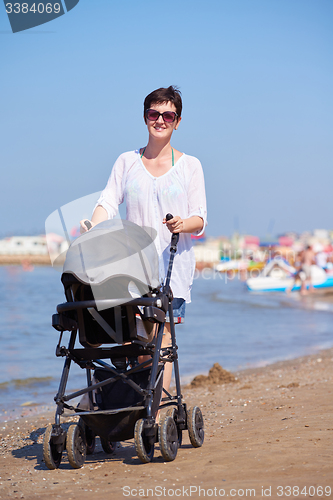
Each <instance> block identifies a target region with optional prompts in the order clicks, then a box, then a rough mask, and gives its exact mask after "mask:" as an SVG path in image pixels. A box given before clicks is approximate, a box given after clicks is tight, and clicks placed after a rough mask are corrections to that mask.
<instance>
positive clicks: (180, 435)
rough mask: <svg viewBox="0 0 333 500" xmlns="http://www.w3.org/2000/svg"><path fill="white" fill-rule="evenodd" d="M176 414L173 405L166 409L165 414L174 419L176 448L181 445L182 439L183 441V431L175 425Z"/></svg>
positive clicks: (175, 408) (176, 409) (176, 410)
mask: <svg viewBox="0 0 333 500" xmlns="http://www.w3.org/2000/svg"><path fill="white" fill-rule="evenodd" d="M177 414H178V408H177V407H175V406H172V407H170V408H168V409H167V412H166V415H168V416H170V417H172V418H173V419H174V421H175V424H176V427H177V434H178V448H180V447H181V445H182V441H183V432H182V430H181V429H179V427H178V426H177Z"/></svg>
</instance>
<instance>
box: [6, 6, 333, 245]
mask: <svg viewBox="0 0 333 500" xmlns="http://www.w3.org/2000/svg"><path fill="white" fill-rule="evenodd" d="M332 22H333V2H332V0H292V1H291V0H218V1H212V0H206V1H205V2H198V1H196V0H194V1H187V0H180V1H179V2H176V1H169V2H156V1H146V0H142V1H141V2H137V1H132V0H127V1H126V0H122V1H121V2H120V1H118V2H115V1H111V0H110V1H108V0H80V2H79V4H78V5H77V6H76V7H75V8H74V9H73V10H71V11H70V12H68V13H67V14H65V15H64V16H62V17H60V18H58V19H56V20H54V21H52V22H50V23H47V24H44V25H42V26H39V27H37V28H34V29H30V30H27V31H25V32H20V33H16V34H12V33H11V31H10V25H9V21H8V18H7V16H6V12H5V8H4V6H3V5H2V4H0V61H1V62H0V65H1V66H0V67H1V80H0V88H1V94H0V95H1V97H0V99H1V111H0V137H1V148H0V165H1V173H2V175H1V180H2V182H1V184H0V206H1V212H2V214H3V218H2V224H1V229H0V236H4V235H6V234H10V233H11V234H13V233H14V234H29V233H32V232H36V231H39V230H42V229H43V227H44V221H45V219H46V218H47V216H48V215H49V214H50V213H51V212H53V211H54V210H56V209H57V208H58V207H60V206H62V205H64V204H67V203H69V202H70V201H72V200H75V199H77V198H80V197H83V196H86V195H88V194H90V193H94V192H96V191H99V190H101V189H103V187H104V186H105V184H106V181H107V179H108V176H109V174H110V171H111V168H112V165H113V162H114V161H115V159H116V158H117V156H118V155H119V154H121V153H122V152H123V151H128V150H131V149H136V148H137V147H140V146H144V145H145V144H146V140H147V134H146V128H145V125H144V122H143V119H142V108H143V99H144V97H145V96H146V95H147V94H148V93H149V92H151V91H152V90H154V89H155V88H158V87H161V86H168V85H170V84H176V85H178V86H179V87H180V89H181V91H182V93H183V104H184V111H183V120H182V123H181V126H180V127H179V130H178V131H177V132H176V133H175V135H174V140H173V146H174V147H176V148H177V149H180V150H181V151H184V152H186V153H187V154H191V155H194V156H197V157H198V158H199V159H200V160H201V163H202V165H203V168H204V172H205V179H206V192H207V199H208V210H209V213H208V215H209V217H208V220H209V226H208V228H207V234H208V235H212V236H217V235H222V234H224V235H230V234H231V233H232V232H233V230H234V229H235V228H237V229H239V230H240V231H242V232H246V233H252V234H257V235H260V236H265V235H266V233H267V232H268V230H269V231H270V232H271V233H273V235H275V234H278V233H282V232H284V231H288V230H295V231H299V232H300V231H304V230H312V229H314V228H333V223H332V217H331V193H332V187H333V168H332V166H333V165H332V159H333V140H332V129H333V127H332V125H333V124H332V121H333V118H332V117H333V106H332V100H333V99H332V88H333V68H332V66H333V58H332V53H333V31H332Z"/></svg>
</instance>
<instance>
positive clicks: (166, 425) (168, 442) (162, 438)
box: [158, 415, 178, 462]
mask: <svg viewBox="0 0 333 500" xmlns="http://www.w3.org/2000/svg"><path fill="white" fill-rule="evenodd" d="M158 440H159V443H160V449H161V453H162V456H163V458H164V460H166V461H167V462H171V461H172V460H174V459H175V458H176V456H177V451H178V432H177V426H176V422H175V421H174V418H173V417H172V416H170V415H166V416H165V418H164V419H163V420H162V422H161V423H160V425H159V426H158Z"/></svg>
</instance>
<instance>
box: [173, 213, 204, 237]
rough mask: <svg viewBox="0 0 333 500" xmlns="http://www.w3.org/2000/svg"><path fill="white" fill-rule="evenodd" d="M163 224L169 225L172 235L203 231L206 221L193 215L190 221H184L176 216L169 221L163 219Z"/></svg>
mask: <svg viewBox="0 0 333 500" xmlns="http://www.w3.org/2000/svg"><path fill="white" fill-rule="evenodd" d="M163 224H166V225H167V228H168V229H169V231H170V232H171V233H196V232H197V231H201V230H202V228H203V225H204V221H203V220H202V218H201V217H199V216H198V215H193V217H189V218H188V219H182V218H181V217H179V215H175V216H174V218H173V219H170V220H169V221H167V220H166V219H163Z"/></svg>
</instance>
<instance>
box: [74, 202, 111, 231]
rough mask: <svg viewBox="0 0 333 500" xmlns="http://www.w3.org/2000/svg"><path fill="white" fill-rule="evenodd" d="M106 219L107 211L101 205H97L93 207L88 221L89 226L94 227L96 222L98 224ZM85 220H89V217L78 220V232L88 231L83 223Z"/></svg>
mask: <svg viewBox="0 0 333 500" xmlns="http://www.w3.org/2000/svg"><path fill="white" fill-rule="evenodd" d="M107 219H108V213H107V211H106V210H105V208H103V207H102V206H101V205H98V206H97V207H96V208H95V210H94V213H93V215H92V217H91V220H90V221H89V222H90V223H91V227H94V226H96V224H99V223H100V222H103V221H104V220H107ZM86 220H89V219H82V220H80V232H81V234H82V233H85V232H86V231H88V228H87V226H86V225H85V221H86Z"/></svg>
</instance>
